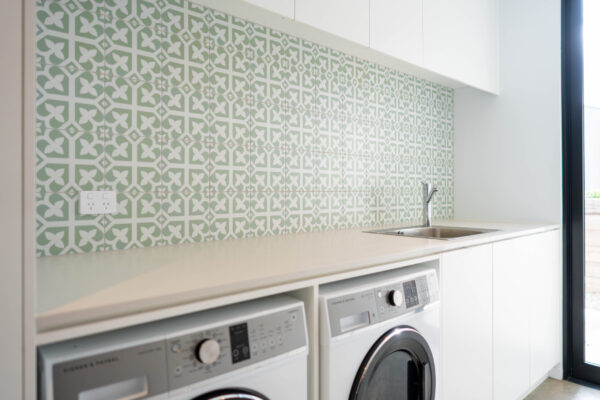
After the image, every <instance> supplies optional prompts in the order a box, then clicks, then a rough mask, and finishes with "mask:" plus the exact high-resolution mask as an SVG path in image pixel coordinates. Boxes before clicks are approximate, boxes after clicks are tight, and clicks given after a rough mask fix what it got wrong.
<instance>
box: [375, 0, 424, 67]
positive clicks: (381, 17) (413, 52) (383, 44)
mask: <svg viewBox="0 0 600 400" xmlns="http://www.w3.org/2000/svg"><path fill="white" fill-rule="evenodd" d="M422 13H423V3H422V0H371V12H370V19H371V22H370V29H371V43H370V46H371V48H372V49H375V50H378V51H381V52H382V53H386V54H389V55H390V56H393V57H396V58H399V59H401V60H404V61H408V62H410V63H413V64H416V65H423V23H422V22H423V18H422Z"/></svg>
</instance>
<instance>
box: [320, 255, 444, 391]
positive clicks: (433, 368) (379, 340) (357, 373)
mask: <svg viewBox="0 0 600 400" xmlns="http://www.w3.org/2000/svg"><path fill="white" fill-rule="evenodd" d="M431 266H432V264H431V263H425V265H424V266H421V267H408V268H404V269H398V270H395V271H391V272H385V273H381V274H377V275H372V276H368V277H361V278H355V279H351V280H347V281H342V282H337V283H333V284H330V285H326V286H324V287H323V288H322V290H321V292H320V301H319V303H320V304H319V306H320V384H321V391H320V396H321V399H327V400H348V399H349V400H389V399H402V400H404V399H406V400H434V399H439V393H440V388H439V384H438V382H440V381H441V380H440V377H439V375H440V371H439V366H440V365H441V363H440V343H441V338H440V305H439V290H438V287H439V286H438V274H437V270H436V269H435V268H431Z"/></svg>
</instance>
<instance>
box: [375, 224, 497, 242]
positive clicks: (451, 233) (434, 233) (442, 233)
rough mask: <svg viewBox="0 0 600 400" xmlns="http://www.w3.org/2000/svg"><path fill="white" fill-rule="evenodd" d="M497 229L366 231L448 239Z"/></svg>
mask: <svg viewBox="0 0 600 400" xmlns="http://www.w3.org/2000/svg"><path fill="white" fill-rule="evenodd" d="M497 231H498V229H481V228H459V227H454V226H429V227H427V226H412V227H409V228H391V229H377V230H374V231H368V233H380V234H382V235H394V236H408V237H417V238H426V239H441V240H450V239H459V238H462V237H465V236H473V235H481V234H483V233H489V232H497Z"/></svg>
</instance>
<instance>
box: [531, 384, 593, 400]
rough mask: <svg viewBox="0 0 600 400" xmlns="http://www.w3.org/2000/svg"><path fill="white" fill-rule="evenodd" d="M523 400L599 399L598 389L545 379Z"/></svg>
mask: <svg viewBox="0 0 600 400" xmlns="http://www.w3.org/2000/svg"><path fill="white" fill-rule="evenodd" d="M525 400H600V390H596V389H591V388H588V387H585V386H581V385H577V384H575V383H572V382H567V381H557V380H555V379H547V380H546V381H545V382H544V383H542V384H541V385H540V387H538V388H537V389H536V390H535V391H534V392H533V393H531V394H530V395H529V396H527V398H526V399H525Z"/></svg>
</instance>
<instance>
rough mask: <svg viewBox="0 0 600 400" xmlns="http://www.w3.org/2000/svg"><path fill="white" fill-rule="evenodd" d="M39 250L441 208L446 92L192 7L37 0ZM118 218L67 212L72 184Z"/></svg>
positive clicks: (307, 227)
mask: <svg viewBox="0 0 600 400" xmlns="http://www.w3.org/2000/svg"><path fill="white" fill-rule="evenodd" d="M36 38H37V57H36V60H37V86H36V110H37V113H36V126H37V138H36V146H37V147H36V177H37V184H36V193H37V219H36V224H37V243H38V254H39V255H41V256H45V255H58V254H70V253H80V252H90V251H103V250H117V249H127V248H135V247H145V246H157V245H166V244H179V243H192V242H198V241H207V240H220V239H230V238H242V237H251V236H264V235H279V234H287V233H294V232H311V231H317V230H324V229H345V228H351V227H364V226H370V225H378V224H384V223H385V224H387V223H398V224H400V223H415V222H419V221H420V213H421V206H420V201H421V199H420V195H421V193H420V182H421V181H422V180H428V181H431V182H433V183H434V184H435V185H436V186H437V187H438V188H439V193H438V194H437V195H436V197H435V198H434V217H435V218H436V219H441V218H450V217H451V216H452V214H453V93H452V90H450V89H448V88H445V87H442V86H440V85H437V84H434V83H431V82H427V81H423V80H420V79H417V78H415V77H411V76H408V75H405V74H402V73H400V72H398V71H394V70H392V69H389V68H386V67H383V66H380V65H376V64H373V63H371V62H369V61H366V60H362V59H359V58H356V57H353V56H350V55H347V54H344V53H341V52H339V51H336V50H332V49H328V48H325V47H322V46H319V45H317V44H315V43H313V42H310V41H307V40H304V39H301V38H297V37H293V36H290V35H287V34H284V33H281V32H278V31H275V30H273V29H271V28H267V27H264V26H260V25H257V24H254V23H251V22H248V21H245V20H243V19H240V18H237V17H233V16H231V15H227V14H224V13H222V12H218V11H215V10H211V9H209V8H206V7H204V6H201V5H198V4H195V3H194V2H193V1H191V0H68V1H67V0H52V1H50V0H38V1H37V24H36ZM91 189H107V190H115V191H117V202H118V207H117V209H118V211H117V213H116V214H113V215H107V216H81V215H79V214H78V210H77V207H78V196H79V191H81V190H91Z"/></svg>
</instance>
